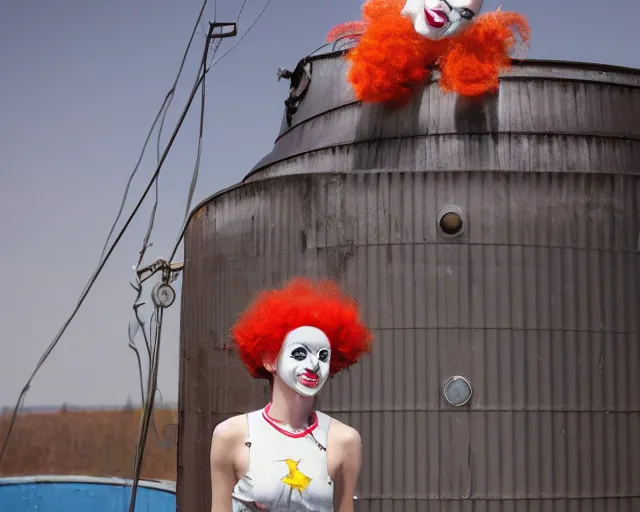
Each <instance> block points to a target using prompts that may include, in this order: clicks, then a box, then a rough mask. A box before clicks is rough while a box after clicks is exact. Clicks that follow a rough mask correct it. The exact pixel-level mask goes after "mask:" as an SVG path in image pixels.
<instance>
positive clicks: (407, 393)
mask: <svg viewBox="0 0 640 512" xmlns="http://www.w3.org/2000/svg"><path fill="white" fill-rule="evenodd" d="M313 77H314V80H313V81H312V86H311V88H310V89H309V92H308V94H307V96H306V98H305V100H304V101H303V103H302V104H301V107H300V110H299V112H298V114H296V117H294V126H293V127H292V128H291V129H287V127H286V126H284V125H283V129H282V134H281V137H280V138H279V139H278V141H277V142H276V146H275V148H274V151H273V152H272V154H270V155H269V156H267V157H266V158H265V159H264V160H263V161H262V162H261V163H260V164H259V165H258V166H257V168H256V169H255V170H254V171H253V172H252V174H251V175H250V176H249V177H248V179H247V180H245V182H244V183H243V184H241V185H240V186H238V187H235V188H233V189H229V190H227V191H224V192H223V193H220V194H219V195H217V196H215V197H213V198H212V199H211V200H209V201H207V202H205V203H204V204H203V205H202V206H201V207H200V208H198V209H197V211H196V212H195V213H194V215H193V217H192V219H191V221H190V224H189V227H188V230H187V233H186V264H185V273H184V289H183V302H182V308H183V310H182V364H181V396H180V399H181V401H180V412H181V420H182V422H181V429H180V448H179V471H178V479H179V490H178V500H179V503H180V506H181V510H183V511H184V512H187V511H188V512H192V511H193V512H205V511H206V512H208V510H209V508H208V507H209V500H210V482H209V459H208V452H209V446H210V436H211V431H212V429H213V427H214V425H215V424H216V423H217V422H218V421H219V420H220V419H222V418H224V417H226V416H228V415H230V414H236V413H240V412H245V411H247V410H249V409H251V408H255V407H260V406H262V405H263V404H264V403H265V402H266V400H267V396H266V390H265V388H264V386H263V384H262V383H259V382H255V381H252V380H251V379H250V378H249V377H248V375H247V373H246V371H245V370H244V368H243V367H242V366H241V364H240V363H239V362H238V361H237V360H236V358H235V356H234V354H233V352H231V351H229V350H228V337H227V332H228V329H229V327H230V326H231V324H232V322H233V320H234V317H235V315H236V314H237V313H238V312H239V311H240V310H241V309H243V308H244V307H245V306H246V305H247V302H248V300H249V299H250V297H251V296H252V295H253V294H254V293H255V292H256V291H258V290H260V289H263V288H265V287H269V286H278V285H280V284H281V283H282V282H283V280H285V279H287V278H288V277H290V276H293V275H298V274H305V275H311V276H330V277H334V278H336V279H337V280H338V281H339V282H340V283H341V284H342V285H343V286H344V287H345V288H346V289H347V290H348V291H349V292H350V293H352V294H354V295H355V296H356V297H358V298H359V299H360V301H361V304H362V307H363V312H364V316H365V318H366V320H367V321H368V323H369V325H370V326H371V327H372V328H373V329H374V331H375V335H376V340H375V348H374V351H373V353H372V355H371V356H369V357H367V358H366V359H365V360H364V361H363V362H362V363H361V364H359V365H357V366H356V367H354V368H352V369H351V370H350V371H348V372H344V373H343V374H341V375H339V376H338V377H336V378H335V379H333V380H332V381H330V383H329V385H328V388H326V390H325V391H323V394H322V397H321V405H320V406H321V408H322V410H324V411H325V412H328V413H329V414H331V415H333V416H335V417H336V418H339V419H341V420H343V421H346V422H347V423H349V424H351V425H353V426H354V427H356V428H358V429H359V430H360V432H361V434H362V437H363V442H364V463H363V469H362V474H361V478H360V482H359V487H358V498H359V499H358V504H359V507H358V508H359V510H371V511H387V510H389V511H390V510H394V511H405V510H407V511H413V510H425V511H426V510H428V511H430V512H431V511H472V510H473V511H486V512H489V511H493V510H495V511H498V510H499V511H503V512H508V511H520V510H522V511H525V510H526V511H547V510H548V511H552V510H553V511H558V512H560V511H574V510H575V511H578V510H585V511H587V510H589V511H600V510H602V511H604V510H607V511H608V510H614V509H615V510H624V511H632V510H640V476H639V475H640V372H639V371H638V370H639V369H640V337H639V335H638V332H639V329H638V327H639V323H640V321H639V320H638V311H640V286H639V285H640V266H639V263H640V256H639V253H638V251H639V250H640V247H639V244H640V238H639V237H640V181H639V180H638V174H639V171H640V144H639V143H638V139H639V137H640V88H639V87H640V74H637V73H632V72H630V71H625V70H619V69H618V70H616V69H612V68H597V67H588V66H582V67H581V66H578V65H569V64H562V63H555V64H554V63H533V62H529V63H525V64H523V65H521V66H518V67H517V68H516V69H514V71H513V72H512V73H510V75H509V76H507V77H505V79H504V80H503V82H502V85H501V90H500V94H499V95H498V96H497V97H491V98H485V99H483V101H481V102H479V103H468V102H465V101H462V100H459V99H457V98H456V97H454V96H446V97H442V95H441V93H440V92H439V91H438V90H437V88H436V87H435V86H432V87H427V88H426V89H425V93H424V96H423V97H422V98H418V99H417V100H416V101H415V102H414V103H413V104H412V105H410V106H408V107H407V108H406V109H403V110H402V111H400V112H387V111H385V110H384V109H383V108H381V107H377V106H374V107H371V106H367V107H365V106H362V105H360V104H357V103H353V102H352V101H351V100H349V91H348V88H347V87H346V86H345V83H344V68H343V64H342V60H341V59H340V58H339V56H329V57H324V58H320V59H318V60H316V61H314V70H313ZM446 205H455V206H456V207H458V208H459V209H460V210H461V212H462V217H463V219H464V221H465V224H464V231H463V233H462V235H461V236H459V237H457V238H447V237H445V236H444V235H443V233H442V232H441V231H440V229H439V227H438V215H439V212H441V210H442V208H443V207H445V206H446ZM454 375H462V376H464V377H466V378H467V379H468V380H469V382H470V383H471V386H472V388H473V396H472V398H471V400H470V401H469V403H468V404H466V405H464V406H463V407H461V408H455V407H453V406H451V405H449V404H448V403H447V402H446V401H445V400H444V398H443V394H442V385H443V383H444V381H445V380H446V379H447V378H449V377H451V376H454Z"/></svg>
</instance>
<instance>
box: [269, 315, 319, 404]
mask: <svg viewBox="0 0 640 512" xmlns="http://www.w3.org/2000/svg"><path fill="white" fill-rule="evenodd" d="M330 361H331V344H330V343H329V338H327V336H326V335H325V333H324V332H322V331H321V330H320V329H316V328H315V327H308V326H303V327H298V328H297V329H294V330H293V331H291V332H290V333H289V334H287V336H286V337H285V339H284V342H283V343H282V348H281V349H280V354H279V355H278V362H277V366H276V373H277V374H278V377H280V378H281V379H282V381H283V382H284V383H285V384H286V385H287V386H289V387H290V388H291V389H293V390H294V391H296V392H297V393H299V394H300V395H303V396H314V395H316V394H317V393H318V391H320V389H321V388H322V386H324V384H325V382H327V379H328V378H329V364H330Z"/></svg>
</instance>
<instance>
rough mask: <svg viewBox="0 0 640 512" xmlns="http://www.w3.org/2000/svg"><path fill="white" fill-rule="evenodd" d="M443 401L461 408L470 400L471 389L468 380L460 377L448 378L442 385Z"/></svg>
mask: <svg viewBox="0 0 640 512" xmlns="http://www.w3.org/2000/svg"><path fill="white" fill-rule="evenodd" d="M442 394H443V395H444V399H445V400H446V401H447V402H449V404H451V405H453V406H454V407H462V406H463V405H466V404H467V403H468V402H469V400H471V395H472V394H473V389H472V388H471V383H470V382H469V380H468V379H466V378H465V377H463V376H462V375H454V376H453V377H449V378H448V379H447V380H446V382H445V383H444V384H443V385H442Z"/></svg>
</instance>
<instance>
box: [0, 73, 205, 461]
mask: <svg viewBox="0 0 640 512" xmlns="http://www.w3.org/2000/svg"><path fill="white" fill-rule="evenodd" d="M207 72H208V69H205V70H204V72H203V73H202V76H201V77H200V79H199V80H198V81H197V82H196V85H195V86H194V88H193V89H192V91H191V94H190V96H189V99H188V100H187V103H186V105H185V107H184V109H183V111H182V113H181V115H180V118H179V120H178V123H177V124H176V126H175V128H174V131H173V133H172V135H171V137H170V139H169V142H168V144H167V146H166V148H165V150H164V153H163V154H162V156H161V158H160V161H159V162H158V165H157V167H156V170H155V171H154V173H153V175H152V177H151V179H150V181H149V183H148V184H147V186H146V188H145V190H144V192H143V194H142V197H140V199H139V200H138V203H137V204H136V206H135V208H134V209H133V211H132V212H131V214H130V215H129V217H128V219H127V221H126V222H125V224H124V226H123V227H122V229H121V230H120V232H119V233H118V236H117V237H116V239H115V240H114V242H113V243H112V244H111V247H110V248H109V250H108V252H107V253H106V254H105V255H104V257H103V258H102V260H101V262H100V264H99V265H98V268H97V269H96V270H95V271H94V273H93V274H92V275H91V277H90V279H89V282H88V283H87V285H86V286H85V288H84V290H83V291H82V293H81V294H80V298H79V300H78V302H77V304H76V306H75V308H74V309H73V311H72V313H71V315H70V316H69V317H68V319H67V320H66V321H65V323H64V324H63V325H62V327H61V328H60V330H59V331H58V333H57V334H56V336H55V337H54V339H53V341H52V342H51V343H50V344H49V346H48V347H47V349H46V350H45V351H44V353H43V354H42V356H41V357H40V359H39V361H38V363H37V364H36V367H35V369H34V370H33V372H32V373H31V375H30V376H29V379H28V380H27V383H26V384H25V386H24V387H23V388H22V391H21V392H20V395H19V397H18V400H17V402H16V405H15V407H14V410H13V415H12V417H11V421H10V423H9V429H8V431H7V434H6V436H5V439H4V442H3V445H2V450H1V451H0V463H1V462H2V459H3V457H4V454H5V453H6V449H7V446H8V443H9V439H10V437H11V433H12V432H13V429H14V427H15V423H16V419H17V417H18V414H19V412H20V409H21V407H22V404H23V402H24V399H25V397H26V394H27V392H28V391H29V388H30V387H31V383H32V382H33V379H34V378H35V376H36V374H37V373H38V371H39V370H40V368H41V367H42V365H43V364H44V363H45V361H46V360H47V358H48V357H49V355H50V354H51V352H53V350H54V349H55V347H56V345H57V344H58V342H59V341H60V339H61V338H62V335H63V334H64V333H65V331H66V330H67V328H68V326H69V324H71V322H72V321H73V319H74V318H75V316H76V314H77V313H78V311H79V310H80V307H81V306H82V304H83V303H84V301H85V299H86V298H87V295H88V294H89V291H90V290H91V288H93V285H94V284H95V282H96V280H97V279H98V276H99V275H100V273H101V272H102V270H103V269H104V267H105V265H106V264H107V262H108V261H109V258H110V257H111V255H112V254H113V252H114V250H115V248H116V247H117V245H118V244H119V242H120V240H121V239H122V237H123V236H124V234H125V232H126V231H127V229H128V228H129V225H130V224H131V222H132V221H133V219H134V217H135V216H136V214H137V213H138V210H139V209H140V207H141V206H142V203H143V202H144V200H145V198H146V197H147V194H148V193H149V191H150V190H151V187H152V186H153V184H154V183H155V181H156V179H157V177H158V175H159V174H160V170H161V169H162V165H163V164H164V161H165V160H166V158H167V155H168V154H169V151H170V150H171V147H172V146H173V143H174V141H175V139H176V137H177V135H178V132H179V131H180V128H181V127H182V124H183V123H184V120H185V118H186V116H187V113H188V111H189V108H190V107H191V103H192V102H193V99H194V97H195V95H196V93H197V91H198V88H199V87H200V84H201V83H202V80H204V76H205V75H206V73H207Z"/></svg>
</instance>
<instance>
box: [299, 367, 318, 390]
mask: <svg viewBox="0 0 640 512" xmlns="http://www.w3.org/2000/svg"><path fill="white" fill-rule="evenodd" d="M298 380H300V383H301V384H302V385H303V386H306V387H308V388H315V387H316V386H317V385H318V383H319V382H320V377H318V374H317V373H316V372H312V371H311V370H306V371H305V372H304V373H303V374H301V375H300V377H299V378H298Z"/></svg>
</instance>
